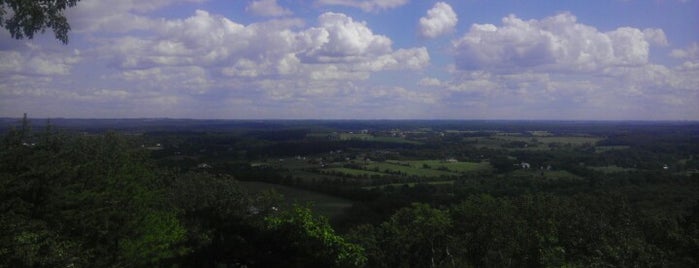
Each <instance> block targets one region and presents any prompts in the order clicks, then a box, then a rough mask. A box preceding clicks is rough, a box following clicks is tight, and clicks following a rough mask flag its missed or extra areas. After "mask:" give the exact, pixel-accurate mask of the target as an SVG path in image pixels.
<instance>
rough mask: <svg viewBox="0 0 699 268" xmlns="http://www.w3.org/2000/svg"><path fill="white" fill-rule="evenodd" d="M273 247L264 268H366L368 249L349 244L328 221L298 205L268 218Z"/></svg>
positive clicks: (261, 264)
mask: <svg viewBox="0 0 699 268" xmlns="http://www.w3.org/2000/svg"><path fill="white" fill-rule="evenodd" d="M266 222H267V226H266V228H267V230H268V231H269V232H268V239H269V240H270V241H269V242H271V243H265V244H267V245H271V246H272V248H271V249H269V250H268V252H270V253H271V255H270V256H269V258H266V259H264V260H262V259H261V260H260V261H261V263H259V264H260V266H261V267H282V266H284V267H362V266H364V264H365V263H366V255H365V253H364V248H362V247H360V246H358V245H356V244H353V243H350V242H347V241H346V240H345V239H344V238H343V237H342V236H340V235H337V234H336V233H335V231H334V230H333V229H332V227H330V224H329V223H328V221H327V219H326V218H324V217H317V216H314V215H313V213H312V212H311V210H310V209H308V208H307V207H302V206H298V205H296V206H294V207H293V208H292V209H290V210H288V211H284V212H282V213H280V214H279V215H273V216H270V217H268V218H267V219H266Z"/></svg>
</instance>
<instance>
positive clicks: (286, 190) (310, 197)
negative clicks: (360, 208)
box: [240, 181, 352, 218]
mask: <svg viewBox="0 0 699 268" xmlns="http://www.w3.org/2000/svg"><path fill="white" fill-rule="evenodd" d="M240 185H241V186H243V187H244V188H245V189H247V190H248V191H250V192H251V193H253V194H255V193H260V192H263V191H267V190H274V191H276V192H277V193H280V194H281V195H283V196H284V200H285V201H286V205H291V204H294V203H297V204H302V205H303V204H310V205H311V209H312V210H313V211H314V212H316V213H318V214H320V215H323V216H326V217H328V218H332V217H334V216H337V215H339V214H341V213H342V212H343V210H345V209H346V208H349V207H350V206H352V202H351V201H349V200H347V199H344V198H339V197H335V196H330V195H326V194H322V193H318V192H313V191H308V190H303V189H298V188H293V187H289V186H284V185H279V184H273V183H267V182H260V181H241V182H240Z"/></svg>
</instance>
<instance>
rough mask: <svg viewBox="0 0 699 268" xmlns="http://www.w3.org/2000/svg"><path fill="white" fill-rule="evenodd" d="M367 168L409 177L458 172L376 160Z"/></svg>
mask: <svg viewBox="0 0 699 268" xmlns="http://www.w3.org/2000/svg"><path fill="white" fill-rule="evenodd" d="M365 167H366V169H367V170H370V171H377V170H378V172H386V173H401V175H404V176H409V177H412V176H414V177H430V178H434V177H440V176H454V175H457V174H456V173H453V172H449V171H443V170H435V169H426V168H422V167H413V166H411V165H409V164H408V165H400V164H398V163H397V162H388V161H387V162H374V163H369V164H367V165H366V166H365Z"/></svg>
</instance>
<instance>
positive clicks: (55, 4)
mask: <svg viewBox="0 0 699 268" xmlns="http://www.w3.org/2000/svg"><path fill="white" fill-rule="evenodd" d="M78 1H80V0H0V26H2V27H4V28H5V29H7V30H8V31H10V35H12V37H13V38H16V39H22V38H28V39H32V38H33V37H34V34H35V33H38V32H41V33H43V32H44V31H45V30H46V29H47V28H51V30H53V33H54V35H55V36H56V39H58V40H59V41H61V42H62V43H63V44H67V43H68V31H70V24H68V20H67V19H66V17H65V15H64V14H63V11H64V10H65V9H66V8H70V7H74V6H75V5H77V3H78Z"/></svg>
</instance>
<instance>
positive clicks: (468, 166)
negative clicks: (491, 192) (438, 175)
mask: <svg viewBox="0 0 699 268" xmlns="http://www.w3.org/2000/svg"><path fill="white" fill-rule="evenodd" d="M402 162H403V163H408V164H409V165H410V166H411V167H416V168H423V167H424V166H425V165H427V166H429V168H430V169H446V170H448V171H451V172H458V173H469V172H476V171H485V170H489V169H490V164H489V163H487V162H480V163H476V162H445V161H442V160H416V161H402Z"/></svg>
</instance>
